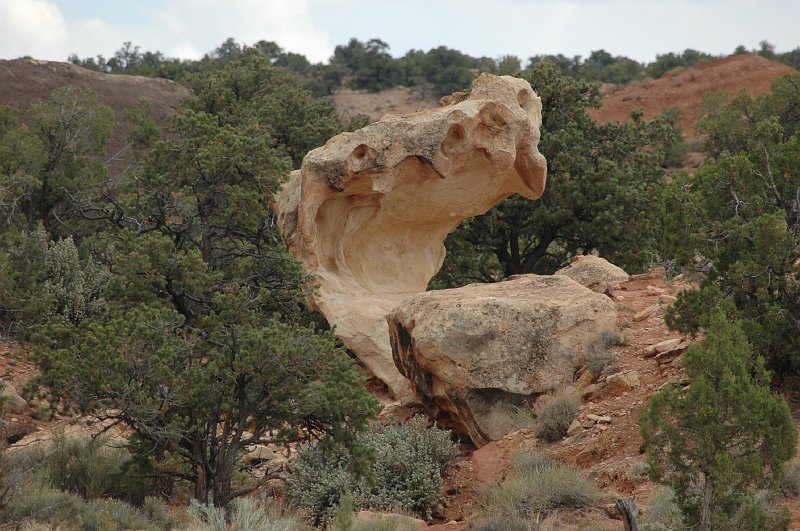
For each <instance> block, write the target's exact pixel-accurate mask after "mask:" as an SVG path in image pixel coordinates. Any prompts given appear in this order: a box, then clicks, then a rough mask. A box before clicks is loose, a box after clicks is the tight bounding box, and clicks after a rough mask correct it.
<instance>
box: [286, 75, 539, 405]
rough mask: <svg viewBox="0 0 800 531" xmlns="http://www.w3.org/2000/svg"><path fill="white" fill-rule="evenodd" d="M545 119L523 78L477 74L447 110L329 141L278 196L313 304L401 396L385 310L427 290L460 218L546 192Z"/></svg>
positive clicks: (404, 385)
mask: <svg viewBox="0 0 800 531" xmlns="http://www.w3.org/2000/svg"><path fill="white" fill-rule="evenodd" d="M540 125H541V101H540V99H539V97H538V96H536V94H535V93H534V92H533V90H532V89H531V87H530V85H529V84H528V83H527V82H526V81H524V80H522V79H518V78H512V77H509V76H494V75H490V74H482V75H481V76H479V77H478V78H477V79H476V80H475V81H474V82H473V84H472V87H471V89H470V91H469V93H468V94H466V95H463V96H459V97H454V98H451V100H450V101H449V104H448V105H446V106H445V107H442V108H440V109H427V110H422V111H419V112H416V113H413V114H409V115H405V116H386V117H384V118H383V119H382V120H381V121H379V122H375V123H373V124H370V125H369V126H367V127H365V128H363V129H360V130H358V131H356V132H354V133H343V134H341V135H338V136H336V137H334V138H332V139H331V140H329V141H328V143H327V144H326V145H325V146H323V147H321V148H318V149H315V150H313V151H311V152H310V153H309V154H308V155H306V158H305V159H304V160H303V165H302V169H301V170H300V171H299V172H294V173H293V174H292V177H291V179H290V180H289V182H288V183H287V184H286V185H285V186H284V189H283V190H282V191H281V192H280V193H279V194H278V195H277V196H276V200H275V204H274V205H273V208H274V209H275V211H276V213H277V215H278V223H279V225H280V229H281V233H282V235H283V238H284V241H285V242H286V244H287V246H288V248H289V250H290V252H291V253H292V254H293V255H294V256H296V257H297V258H299V259H301V260H302V262H303V263H304V266H305V269H306V271H307V272H308V273H309V274H310V276H311V278H312V281H311V283H312V285H314V286H315V289H313V290H310V291H309V294H308V299H309V303H310V305H311V307H312V308H314V309H315V310H318V311H320V312H322V314H323V315H325V317H326V318H327V320H328V322H329V323H330V324H331V325H335V327H336V328H335V333H336V335H337V336H338V337H340V338H341V339H342V340H343V341H344V343H345V344H346V345H347V347H348V348H350V349H351V350H352V351H353V352H355V354H356V356H358V358H359V359H360V360H361V361H362V362H363V363H364V365H365V366H366V367H367V368H368V369H369V370H371V371H372V372H373V374H375V375H376V376H377V377H378V378H380V379H381V380H382V381H383V382H385V383H386V384H387V385H388V387H389V389H390V390H391V391H392V393H393V394H394V395H395V398H396V399H399V400H406V399H409V398H411V397H412V391H411V387H410V385H409V382H408V381H407V380H406V379H405V378H403V377H402V376H401V375H400V373H399V372H398V371H397V369H396V368H395V366H394V363H393V361H392V353H391V348H390V346H389V340H388V330H387V325H386V315H387V314H388V313H389V311H390V310H391V309H392V308H394V307H395V306H397V304H399V303H400V302H401V301H403V300H404V299H406V298H408V297H410V296H412V295H414V294H417V293H421V292H424V291H425V289H426V287H427V284H428V281H429V280H430V279H431V277H432V276H433V275H434V274H435V273H436V272H437V271H438V269H439V268H440V267H441V265H442V261H443V260H444V255H445V248H444V245H443V242H444V239H445V236H446V235H447V234H448V233H449V232H451V231H452V230H453V229H455V228H456V227H457V226H458V225H459V224H460V223H461V221H462V220H464V219H466V218H469V217H472V216H476V215H479V214H482V213H484V212H486V211H487V210H489V209H490V208H492V207H493V206H494V205H495V204H497V203H498V202H499V201H501V200H502V199H505V198H506V197H508V196H510V195H512V194H515V193H517V194H520V195H522V196H524V197H527V198H529V199H537V198H538V197H539V196H540V195H541V194H542V192H543V190H544V185H545V176H546V169H547V165H546V162H545V160H544V157H543V156H542V155H541V154H540V153H539V151H538V149H537V144H538V142H539V136H540V133H539V127H540Z"/></svg>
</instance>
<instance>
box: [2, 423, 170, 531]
mask: <svg viewBox="0 0 800 531" xmlns="http://www.w3.org/2000/svg"><path fill="white" fill-rule="evenodd" d="M0 459H2V465H3V466H2V470H0V472H2V477H0V494H5V495H4V496H0V525H2V524H10V523H12V522H13V523H14V524H15V525H17V524H18V525H21V524H23V523H24V524H25V525H26V526H36V525H46V526H47V528H48V529H50V528H55V527H58V528H60V529H98V530H107V529H148V530H149V529H152V530H156V529H172V528H173V527H175V525H176V520H175V517H174V515H173V514H172V513H171V512H170V510H169V509H168V508H167V506H166V504H165V503H164V502H163V501H162V500H159V499H156V498H145V497H144V494H145V492H146V489H147V481H146V480H144V479H141V478H136V477H134V476H132V475H130V474H129V473H128V465H129V464H130V460H131V457H130V454H128V452H127V451H126V450H125V449H124V448H115V447H112V446H109V445H108V444H107V441H106V440H105V439H104V438H102V437H101V438H97V439H94V440H90V439H84V438H68V437H66V436H64V435H63V434H57V435H56V437H55V439H54V440H53V441H52V442H50V443H44V442H43V443H39V444H35V445H30V446H26V447H24V448H18V449H16V450H14V451H13V452H7V451H5V452H3V454H2V455H0ZM6 488H7V489H8V490H7V491H6V490H5V489H6ZM128 502H136V504H138V505H140V506H134V505H132V504H130V503H128Z"/></svg>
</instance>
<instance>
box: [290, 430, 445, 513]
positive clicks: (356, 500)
mask: <svg viewBox="0 0 800 531" xmlns="http://www.w3.org/2000/svg"><path fill="white" fill-rule="evenodd" d="M359 439H360V442H361V443H362V444H363V445H364V446H365V447H366V448H368V449H370V450H371V451H372V452H373V455H374V458H375V460H374V462H373V463H372V464H371V466H370V474H369V477H358V476H357V474H356V473H355V472H354V471H353V470H352V459H351V456H350V455H349V454H348V453H347V452H346V451H345V450H343V449H341V448H330V447H328V446H324V445H319V444H315V445H311V446H308V447H306V448H304V449H302V450H301V451H300V453H299V454H298V457H297V458H296V459H295V461H294V462H293V463H292V466H291V470H290V471H291V475H290V477H289V480H288V482H287V485H286V493H287V496H288V498H289V500H290V501H291V502H292V503H293V504H294V505H296V506H298V507H302V508H304V509H306V510H307V511H309V512H310V513H311V515H312V516H313V518H314V520H315V522H316V523H321V522H324V521H328V520H330V518H332V516H333V515H334V513H335V511H336V508H337V507H338V506H339V504H340V501H341V499H342V496H343V495H344V493H345V492H350V493H351V494H352V496H353V506H354V508H355V510H361V509H376V510H381V511H393V510H397V509H406V510H409V511H413V512H414V513H416V514H420V515H425V516H430V514H431V511H432V509H433V507H435V506H436V503H437V502H438V500H439V498H440V496H441V491H442V487H443V479H442V475H443V473H444V471H445V468H446V467H447V464H448V463H449V461H450V460H451V459H452V458H453V456H454V455H455V452H456V449H457V446H456V445H455V444H453V442H452V441H451V440H450V432H449V431H443V430H439V429H438V428H435V427H434V428H428V427H427V424H426V421H425V420H424V419H422V418H419V417H418V418H415V419H413V420H412V421H411V422H409V423H407V424H404V425H394V426H380V425H375V426H373V427H372V428H371V429H370V430H367V431H365V432H363V433H361V434H360V435H359Z"/></svg>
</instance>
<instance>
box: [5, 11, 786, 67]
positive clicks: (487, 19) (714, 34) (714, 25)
mask: <svg viewBox="0 0 800 531" xmlns="http://www.w3.org/2000/svg"><path fill="white" fill-rule="evenodd" d="M798 27H800V1H797V0H780V1H779V0H728V1H723V0H572V1H556V0H368V1H363V0H224V1H219V0H137V1H132V0H131V1H128V0H0V59H14V58H16V57H21V56H25V55H30V56H32V57H34V58H37V59H49V60H58V61H64V60H66V59H67V56H69V54H71V53H77V54H78V55H79V56H81V57H86V56H94V55H97V54H102V55H104V56H106V57H108V56H110V55H113V53H114V51H115V50H117V49H119V48H120V46H121V45H122V43H123V42H124V41H131V42H133V44H135V45H139V46H141V47H142V49H143V50H151V51H156V50H158V51H161V52H163V53H164V54H166V55H167V56H170V57H183V58H193V59H197V58H199V57H201V56H202V55H203V54H204V53H206V52H208V51H210V50H212V49H214V48H216V47H217V46H218V45H219V44H220V43H221V42H223V41H224V40H225V39H226V38H228V37H233V38H234V39H236V40H237V41H239V42H243V43H245V44H252V43H254V42H256V41H258V40H261V39H263V40H268V41H275V42H277V43H278V44H280V45H281V46H282V47H283V48H285V49H286V50H288V51H293V52H298V53H302V54H305V55H306V56H307V57H308V58H309V59H310V60H311V61H314V62H316V61H327V60H328V59H329V58H330V56H331V54H332V52H333V49H334V47H335V46H336V45H337V44H343V43H346V42H347V41H348V40H349V39H350V38H351V37H357V38H358V39H360V40H367V39H370V38H373V37H378V38H381V39H383V40H384V41H386V42H387V43H388V44H389V46H390V47H391V50H390V51H391V53H392V54H393V55H395V56H402V55H404V54H405V53H406V52H407V51H408V50H409V49H412V48H415V49H422V50H428V49H430V48H435V47H437V46H441V45H444V46H448V47H450V48H455V49H457V50H460V51H462V52H465V53H467V54H469V55H473V56H489V57H494V58H497V57H500V56H501V55H505V54H514V55H518V56H519V57H520V58H522V59H523V60H525V59H527V58H528V57H530V56H531V55H537V54H544V53H563V54H564V55H567V56H573V55H581V56H584V57H585V56H587V55H588V54H589V52H591V51H592V50H597V49H600V48H603V49H605V50H606V51H608V52H610V53H612V54H613V55H626V56H628V57H631V58H634V59H636V60H639V61H643V62H649V61H652V60H654V59H655V57H656V54H659V53H666V52H670V51H674V52H680V51H683V50H684V49H686V48H694V49H697V50H701V51H704V52H708V53H711V54H727V53H730V52H732V51H733V50H734V48H736V46H737V45H739V44H743V45H744V46H746V47H747V48H756V47H758V43H759V41H761V40H768V41H770V42H771V43H772V44H774V45H775V47H776V49H777V50H778V51H787V50H791V49H794V48H797V47H798V46H800V31H799V30H798Z"/></svg>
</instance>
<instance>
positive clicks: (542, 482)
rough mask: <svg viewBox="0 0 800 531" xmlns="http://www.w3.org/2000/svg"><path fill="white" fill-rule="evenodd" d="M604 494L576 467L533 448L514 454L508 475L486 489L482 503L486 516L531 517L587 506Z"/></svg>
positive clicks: (536, 517) (535, 517)
mask: <svg viewBox="0 0 800 531" xmlns="http://www.w3.org/2000/svg"><path fill="white" fill-rule="evenodd" d="M601 498H602V493H601V492H600V491H599V490H598V488H597V487H596V486H595V485H594V484H593V483H592V482H591V481H589V480H588V479H587V478H586V477H585V476H584V475H583V473H582V472H581V471H579V470H578V469H577V468H575V467H572V466H570V465H566V464H563V463H558V462H555V461H551V460H550V459H548V458H546V457H544V456H543V455H541V454H540V453H538V452H533V453H530V454H522V455H518V456H516V457H515V460H514V462H513V465H512V469H511V473H510V475H509V477H508V478H507V479H506V480H505V481H503V482H502V483H500V484H499V485H495V486H492V487H490V488H489V489H488V490H487V491H486V492H485V493H484V496H483V499H482V500H481V507H482V512H483V513H484V515H485V516H487V517H492V518H495V519H496V518H509V519H511V520H512V521H513V519H515V518H522V519H529V520H530V519H538V518H541V517H543V516H546V515H547V514H549V513H551V512H552V511H554V510H556V509H559V508H562V507H566V508H581V507H587V506H589V505H592V504H594V503H596V502H598V501H599V500H600V499H601Z"/></svg>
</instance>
